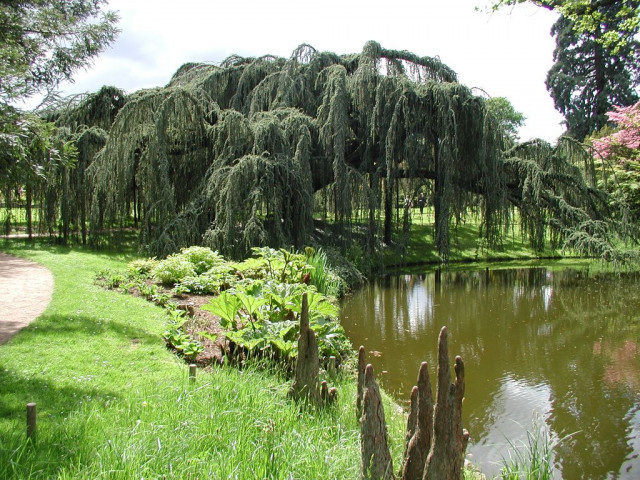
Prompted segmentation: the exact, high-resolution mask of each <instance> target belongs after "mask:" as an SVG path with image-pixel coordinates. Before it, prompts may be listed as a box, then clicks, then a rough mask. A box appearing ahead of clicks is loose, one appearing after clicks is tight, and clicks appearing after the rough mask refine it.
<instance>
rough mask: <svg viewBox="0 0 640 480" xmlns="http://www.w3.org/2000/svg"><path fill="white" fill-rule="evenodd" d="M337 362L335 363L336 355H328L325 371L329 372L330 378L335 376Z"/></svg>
mask: <svg viewBox="0 0 640 480" xmlns="http://www.w3.org/2000/svg"><path fill="white" fill-rule="evenodd" d="M336 365H337V363H336V357H334V356H333V355H332V356H331V357H329V365H328V366H327V373H328V374H329V377H331V378H335V376H336V373H337V366H336Z"/></svg>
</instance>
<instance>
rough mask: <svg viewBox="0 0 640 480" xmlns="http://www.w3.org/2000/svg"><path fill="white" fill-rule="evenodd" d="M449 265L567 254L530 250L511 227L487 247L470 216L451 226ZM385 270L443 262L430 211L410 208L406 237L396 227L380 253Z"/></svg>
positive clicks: (476, 222)
mask: <svg viewBox="0 0 640 480" xmlns="http://www.w3.org/2000/svg"><path fill="white" fill-rule="evenodd" d="M450 245H451V252H450V256H449V261H450V262H454V263H455V262H464V263H468V262H488V261H493V262H495V261H506V260H531V259H536V258H560V257H561V256H563V255H568V254H569V252H562V251H560V250H555V249H552V248H550V247H549V246H548V244H547V247H546V248H545V249H544V250H543V251H541V252H535V251H533V250H532V249H531V247H530V245H529V241H528V240H527V239H526V238H524V237H523V236H522V234H521V232H520V227H519V225H518V226H513V227H512V228H511V229H510V230H509V233H508V234H506V235H505V236H504V238H503V241H502V243H501V244H500V245H495V246H489V245H488V244H487V241H486V239H485V238H483V236H482V235H481V234H480V221H479V219H474V218H473V217H469V218H468V219H467V220H465V221H463V222H461V223H460V224H457V225H455V224H453V225H452V227H451V230H450ZM383 262H384V264H385V266H386V267H394V266H401V265H412V264H425V263H433V264H439V263H441V262H442V259H441V257H440V255H439V254H438V252H437V250H436V248H435V227H434V216H433V212H432V211H430V210H429V209H425V211H424V213H423V214H422V215H420V211H419V210H418V209H416V208H414V209H412V213H411V224H410V228H409V232H408V234H406V233H403V232H402V225H396V229H395V231H394V234H393V244H392V245H390V246H389V247H388V248H386V249H385V250H384V252H383Z"/></svg>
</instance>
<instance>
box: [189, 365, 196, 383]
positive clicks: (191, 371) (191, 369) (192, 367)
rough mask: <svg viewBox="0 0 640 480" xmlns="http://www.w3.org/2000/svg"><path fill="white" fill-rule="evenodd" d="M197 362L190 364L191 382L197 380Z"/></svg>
mask: <svg viewBox="0 0 640 480" xmlns="http://www.w3.org/2000/svg"><path fill="white" fill-rule="evenodd" d="M196 368H197V367H196V364H195V363H192V364H191V365H189V380H190V381H191V382H195V381H196Z"/></svg>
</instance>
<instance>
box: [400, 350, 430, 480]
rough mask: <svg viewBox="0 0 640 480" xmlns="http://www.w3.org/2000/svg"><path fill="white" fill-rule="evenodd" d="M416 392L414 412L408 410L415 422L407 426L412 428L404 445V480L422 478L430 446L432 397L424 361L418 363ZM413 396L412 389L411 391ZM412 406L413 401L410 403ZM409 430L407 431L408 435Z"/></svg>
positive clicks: (419, 479)
mask: <svg viewBox="0 0 640 480" xmlns="http://www.w3.org/2000/svg"><path fill="white" fill-rule="evenodd" d="M414 389H415V390H416V393H417V399H416V402H415V409H416V411H415V412H411V411H410V412H409V418H410V419H411V418H414V420H413V421H414V422H415V424H414V425H413V426H409V422H407V426H408V427H410V430H413V433H412V435H411V438H410V439H409V442H408V443H407V445H406V457H405V463H404V468H403V470H402V478H403V479H404V480H422V476H423V474H424V467H425V463H426V461H427V455H428V454H429V450H430V448H431V436H432V432H433V397H432V395H431V384H430V382H429V370H428V365H427V363H426V362H423V363H422V364H421V365H420V371H419V373H418V385H417V386H416V387H414ZM412 397H413V391H412ZM411 407H412V409H413V408H414V405H413V402H412V405H411ZM410 430H408V431H407V435H409V432H410Z"/></svg>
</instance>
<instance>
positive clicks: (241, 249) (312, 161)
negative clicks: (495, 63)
mask: <svg viewBox="0 0 640 480" xmlns="http://www.w3.org/2000/svg"><path fill="white" fill-rule="evenodd" d="M86 105H87V107H86V108H87V109H88V108H89V104H86ZM76 109H77V110H76V116H78V115H79V112H80V111H82V105H79V106H77V107H76ZM60 118H63V116H61V117H60ZM85 123H86V125H87V126H91V125H92V123H91V121H90V119H85ZM511 144H512V143H511V142H510V141H508V140H506V136H505V132H504V130H503V129H502V128H501V127H500V126H499V125H498V123H497V122H496V120H495V118H494V117H493V116H492V115H491V114H490V113H488V110H487V108H486V106H485V102H484V100H483V99H482V98H480V97H476V96H474V95H472V93H471V91H470V90H469V89H467V88H466V87H464V86H462V85H460V84H458V83H457V81H456V74H455V73H454V72H453V71H452V70H451V69H450V68H448V67H447V66H446V65H444V64H442V63H441V62H440V60H438V59H436V58H429V57H419V56H416V55H414V54H412V53H410V52H406V51H393V50H386V49H384V48H382V47H381V46H380V45H379V44H377V43H375V42H369V43H367V44H366V45H365V47H364V49H363V51H362V52H361V53H360V54H350V55H336V54H334V53H328V52H318V51H316V50H315V49H313V48H312V47H310V46H308V45H301V46H300V47H298V48H297V49H296V50H295V51H294V52H293V54H292V56H291V57H290V58H288V59H287V58H280V57H274V56H263V57H259V58H242V57H238V56H232V57H230V58H228V59H226V60H225V61H224V62H222V63H221V64H220V65H211V64H202V63H197V64H196V63H191V64H186V65H184V66H182V67H181V68H180V69H179V70H178V71H177V72H176V73H175V75H174V76H173V78H172V79H171V81H170V83H169V84H168V85H167V86H166V87H164V88H157V89H152V90H143V91H140V92H137V93H136V94H133V95H131V96H129V97H128V98H127V99H126V102H125V103H124V104H123V105H122V106H121V108H119V110H118V114H117V116H116V117H115V120H114V122H113V124H112V125H111V127H110V129H109V132H108V138H107V139H106V144H105V146H104V148H103V149H102V150H101V151H100V152H99V153H98V154H97V155H96V156H95V159H94V160H93V162H92V163H91V164H90V165H89V166H88V168H87V170H86V175H87V177H88V178H89V179H90V185H91V195H90V198H91V200H90V203H91V206H90V225H91V233H92V235H91V239H93V240H94V241H96V242H99V241H100V238H101V237H100V232H101V231H102V230H104V229H105V228H114V227H116V228H117V227H124V226H127V225H129V223H128V222H130V219H131V214H132V212H133V217H134V220H135V221H136V222H139V227H140V236H141V237H140V240H141V244H142V245H144V246H145V247H147V248H148V250H149V253H152V254H155V255H166V254H168V253H170V252H173V251H176V250H177V249H179V248H180V247H183V246H186V245H192V244H206V245H208V246H211V247H212V248H215V249H219V250H221V251H222V252H223V253H225V254H226V255H231V256H240V255H243V254H245V253H246V252H247V251H248V250H249V247H251V246H254V245H265V244H268V245H272V246H278V245H280V246H294V247H298V248H299V247H302V246H303V245H304V244H306V243H308V242H309V240H310V235H311V234H312V233H313V230H314V222H313V217H312V212H313V209H314V203H313V202H314V194H316V193H317V192H321V193H322V194H323V195H324V198H325V199H326V204H325V205H329V206H330V208H331V209H332V212H331V213H332V215H333V217H334V219H335V223H336V225H337V226H338V227H339V228H338V229H337V236H338V238H339V239H342V240H344V241H345V244H346V242H348V241H353V238H354V237H353V235H354V234H358V235H362V236H361V237H358V238H366V239H367V240H366V241H365V245H364V247H365V249H366V252H369V253H371V252H373V251H374V250H375V249H376V248H379V245H380V244H381V242H384V243H385V244H389V243H391V242H392V233H393V222H394V205H396V206H397V203H398V202H397V198H398V193H399V191H400V187H401V185H405V184H406V182H414V183H413V184H414V185H421V184H426V183H428V184H429V185H431V186H432V191H433V198H432V201H433V205H434V207H435V215H436V219H435V227H436V228H435V232H436V233H435V244H436V247H437V249H438V251H439V252H440V254H441V256H442V258H443V260H445V261H446V260H447V259H448V256H449V252H450V241H449V227H450V225H451V223H452V219H453V218H454V217H455V216H459V215H460V214H461V212H464V211H465V209H466V207H467V206H468V205H470V204H473V205H474V206H476V207H479V208H480V210H481V211H482V214H483V234H484V235H485V236H486V238H487V240H488V241H489V242H490V243H492V244H496V243H498V242H499V241H500V238H501V236H502V234H503V233H504V232H505V231H506V230H505V229H506V228H507V226H508V223H509V217H510V214H511V209H510V205H516V206H519V207H521V208H522V212H523V215H524V225H525V227H526V228H527V229H528V231H530V232H531V238H532V240H533V241H534V245H536V246H539V244H540V242H541V238H543V237H544V232H546V229H548V228H551V229H552V230H553V231H554V232H555V236H554V239H555V240H556V241H560V239H561V238H563V236H564V235H566V234H567V232H568V230H567V228H570V227H571V226H572V225H573V226H575V225H576V223H575V222H576V221H578V220H580V221H583V220H585V219H596V220H601V219H602V218H603V217H602V213H601V212H602V210H601V209H600V207H601V205H600V203H598V201H599V197H598V194H597V192H596V191H595V190H594V189H590V188H587V187H586V186H585V183H584V180H583V177H582V170H583V169H584V167H577V166H576V164H574V163H572V162H573V159H574V158H579V155H575V152H576V151H577V150H578V149H576V148H567V149H564V150H562V151H561V152H560V150H554V149H552V148H551V147H549V148H547V149H546V150H545V149H544V148H541V147H540V145H539V144H536V145H534V146H532V145H528V146H527V145H525V146H523V147H522V148H520V149H519V150H517V151H512V152H509V153H508V155H507V157H505V156H504V155H503V151H504V149H505V148H506V145H511ZM532 152H533V153H532ZM542 152H546V154H549V155H551V156H552V160H548V158H549V157H545V158H544V159H542V158H541V153H542ZM580 158H581V157H580ZM545 162H546V163H545ZM317 196H318V195H316V197H317ZM394 199H395V200H394ZM363 212H365V213H364V214H363ZM567 212H571V213H567ZM577 212H582V213H583V215H579V214H578V213H577ZM362 218H366V219H367V220H368V221H361V220H362ZM356 219H357V220H358V221H354V220H356ZM354 232H355V233H354Z"/></svg>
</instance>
